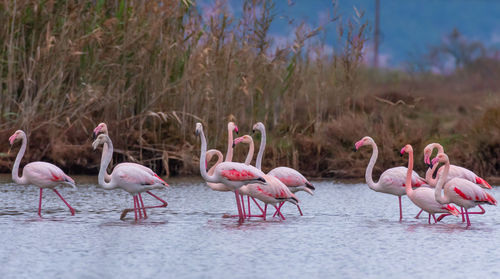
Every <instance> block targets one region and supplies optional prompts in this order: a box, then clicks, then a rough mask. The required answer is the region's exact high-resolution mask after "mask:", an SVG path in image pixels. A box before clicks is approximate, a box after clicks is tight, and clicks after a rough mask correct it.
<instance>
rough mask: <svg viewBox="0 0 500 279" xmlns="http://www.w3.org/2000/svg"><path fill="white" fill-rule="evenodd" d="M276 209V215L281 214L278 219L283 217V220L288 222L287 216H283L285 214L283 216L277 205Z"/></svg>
mask: <svg viewBox="0 0 500 279" xmlns="http://www.w3.org/2000/svg"><path fill="white" fill-rule="evenodd" d="M274 208H276V213H278V214H279V215H278V217H281V219H283V220H286V218H285V216H283V214H281V211H280V208H279V207H277V206H276V205H274ZM273 217H274V216H273Z"/></svg>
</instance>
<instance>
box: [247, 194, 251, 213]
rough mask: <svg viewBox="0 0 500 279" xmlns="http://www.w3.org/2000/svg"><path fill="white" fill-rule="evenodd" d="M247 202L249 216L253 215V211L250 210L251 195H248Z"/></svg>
mask: <svg viewBox="0 0 500 279" xmlns="http://www.w3.org/2000/svg"><path fill="white" fill-rule="evenodd" d="M247 204H248V218H250V217H251V216H252V212H251V211H250V196H247Z"/></svg>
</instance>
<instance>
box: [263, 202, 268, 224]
mask: <svg viewBox="0 0 500 279" xmlns="http://www.w3.org/2000/svg"><path fill="white" fill-rule="evenodd" d="M262 215H264V217H263V218H264V221H265V220H266V216H267V203H266V205H265V206H264V213H263V214H262Z"/></svg>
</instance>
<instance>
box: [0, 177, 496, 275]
mask: <svg viewBox="0 0 500 279" xmlns="http://www.w3.org/2000/svg"><path fill="white" fill-rule="evenodd" d="M75 180H76V181H77V183H78V186H79V187H78V190H72V189H70V188H63V189H61V190H60V193H61V194H62V195H63V196H64V197H65V198H66V200H67V201H68V202H69V203H70V204H71V205H72V206H73V207H74V208H75V209H76V210H77V213H76V215H75V216H70V214H69V211H68V210H67V208H66V206H65V205H64V204H63V203H62V201H60V200H59V198H58V197H57V196H56V195H55V194H54V193H53V192H52V191H50V190H45V191H44V199H43V208H42V215H43V218H39V217H38V215H37V208H38V191H39V190H38V188H36V187H30V186H17V185H15V184H13V183H11V181H10V176H6V175H2V176H0V200H1V207H0V232H1V236H0V241H1V243H2V244H1V248H0V262H1V263H2V264H1V265H0V274H1V277H2V278H21V277H36V278H56V277H57V278H107V277H112V278H134V277H135V278H146V277H147V278H151V277H153V276H158V275H159V276H162V277H166V278H200V277H202V278H249V277H254V278H271V277H274V278H288V277H292V278H297V277H303V278H319V277H322V278H325V277H326V278H332V277H335V278H345V277H348V278H361V277H363V278H366V277H368V278H387V277H389V278H402V277H404V278H408V277H413V278H423V277H424V276H425V277H426V278H438V277H442V276H446V277H447V278H454V277H458V278H464V277H467V276H468V277H473V278H480V277H483V278H492V277H496V278H498V276H499V275H500V265H499V263H500V251H499V250H498V249H497V247H499V246H500V245H499V244H500V240H499V238H498V235H499V231H500V211H499V210H498V208H496V207H494V206H486V210H487V213H486V215H473V216H472V219H471V221H472V227H471V228H470V229H466V228H465V225H464V224H463V223H462V222H461V220H460V219H458V218H455V217H447V218H445V219H444V220H443V222H442V223H439V224H433V225H428V224H427V218H426V216H424V218H423V219H419V220H416V219H414V218H413V216H415V214H416V213H417V212H418V209H417V208H416V207H415V206H414V205H413V204H412V203H411V201H409V200H408V198H407V197H404V198H403V214H404V220H403V222H399V221H398V219H399V213H398V206H397V198H396V197H393V196H390V195H385V194H380V193H375V192H373V191H371V190H370V189H368V187H367V186H366V185H364V184H349V185H347V184H342V183H335V182H325V181H323V182H316V183H314V184H315V186H316V189H317V190H316V195H315V196H309V195H307V194H306V193H303V192H302V193H298V197H299V199H300V200H301V206H302V210H303V212H304V216H302V217H301V216H299V214H298V212H297V210H296V208H295V207H294V206H293V205H291V204H288V205H286V206H284V208H283V213H284V215H285V217H287V219H286V220H285V221H279V220H278V219H277V218H275V219H273V218H271V215H272V214H270V215H269V218H268V220H267V221H262V220H259V219H252V220H251V221H248V222H246V223H244V224H242V225H238V223H237V220H235V219H228V218H221V216H222V215H223V214H225V213H235V212H236V210H235V202H234V194H232V193H219V192H213V191H211V190H210V189H209V188H208V187H206V186H204V185H203V184H202V183H201V182H200V181H198V180H189V179H187V180H186V179H184V180H179V179H177V180H172V179H170V180H169V181H168V182H169V184H170V185H171V188H170V189H167V190H165V191H158V190H157V191H154V192H155V193H156V194H157V195H158V196H160V197H162V198H166V199H167V201H168V202H169V206H168V207H167V208H159V209H151V210H149V211H148V215H149V218H148V219H147V220H145V221H140V222H138V223H135V222H134V221H133V214H130V213H129V215H128V216H127V219H125V221H120V220H119V216H120V213H121V210H122V209H124V208H126V207H131V206H132V205H133V202H132V197H131V196H130V195H129V194H127V193H126V192H124V191H122V190H112V191H105V190H102V189H100V188H98V187H97V186H96V185H95V183H96V180H97V178H96V177H75ZM499 192H500V190H499V188H495V189H493V190H492V191H491V193H493V195H495V196H496V197H497V198H499V197H500V193H499ZM146 196H148V195H143V197H144V198H145V203H146V204H147V205H152V204H155V203H156V202H155V200H154V199H151V198H150V197H146Z"/></svg>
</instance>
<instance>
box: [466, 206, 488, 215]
mask: <svg viewBox="0 0 500 279" xmlns="http://www.w3.org/2000/svg"><path fill="white" fill-rule="evenodd" d="M477 206H479V208H481V211H479V212H469V214H484V213H486V210H484V208H483V207H482V206H481V205H480V204H478V205H477Z"/></svg>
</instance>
